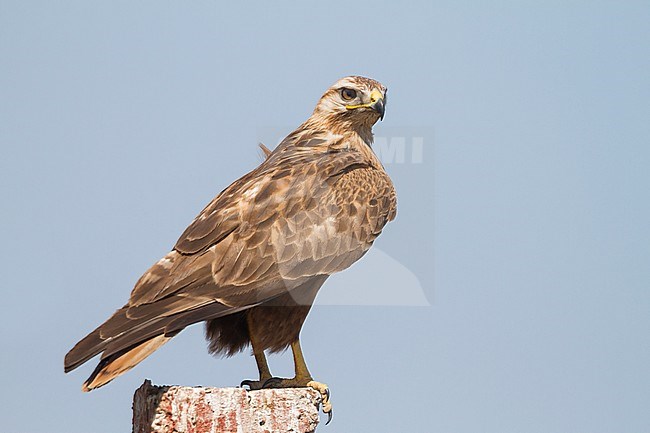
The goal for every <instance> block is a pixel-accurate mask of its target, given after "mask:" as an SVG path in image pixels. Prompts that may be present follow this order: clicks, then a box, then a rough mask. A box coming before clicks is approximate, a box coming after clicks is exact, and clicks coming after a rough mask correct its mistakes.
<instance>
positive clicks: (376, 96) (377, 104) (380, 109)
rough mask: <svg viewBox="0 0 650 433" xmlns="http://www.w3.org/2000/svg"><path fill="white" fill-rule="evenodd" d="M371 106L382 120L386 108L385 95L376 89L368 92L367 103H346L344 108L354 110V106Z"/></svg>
mask: <svg viewBox="0 0 650 433" xmlns="http://www.w3.org/2000/svg"><path fill="white" fill-rule="evenodd" d="M363 107H365V108H371V109H373V110H375V111H376V112H377V113H379V119H380V120H384V112H385V110H386V97H385V96H384V95H383V94H382V93H381V92H380V91H379V90H377V89H375V90H373V91H372V92H371V93H370V102H368V103H367V104H359V105H346V106H345V108H347V109H348V110H354V109H356V108H363Z"/></svg>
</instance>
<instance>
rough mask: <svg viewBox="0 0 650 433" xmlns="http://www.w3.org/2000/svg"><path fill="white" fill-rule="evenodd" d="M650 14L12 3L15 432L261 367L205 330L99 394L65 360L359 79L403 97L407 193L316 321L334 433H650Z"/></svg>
mask: <svg viewBox="0 0 650 433" xmlns="http://www.w3.org/2000/svg"><path fill="white" fill-rule="evenodd" d="M648 22H650V6H649V5H648V3H647V2H622V3H621V2H597V1H596V2H580V1H576V2H568V3H567V2H543V3H542V2H489V3H488V2H457V1H454V2H451V1H450V2H429V1H427V2H410V3H405V2H402V3H397V2H394V3H388V2H386V4H382V3H379V2H371V3H364V2H358V3H354V4H351V3H344V2H327V3H321V4H314V5H309V6H307V5H297V4H271V3H261V2H255V3H250V4H248V5H246V6H243V5H239V4H236V3H231V4H223V5H221V4H219V5H218V4H217V3H216V2H208V1H203V2H192V3H187V2H169V1H164V2H160V1H157V2H153V1H142V2H126V1H123V2H81V1H78V2H56V3H55V2H37V1H29V2H19V1H4V2H2V4H1V5H0V59H1V62H2V68H0V119H2V120H1V121H0V146H1V151H2V156H1V157H0V199H1V200H2V212H1V213H0V227H1V229H0V230H1V234H2V238H3V239H4V241H5V247H4V248H3V249H2V251H1V252H0V259H1V260H0V263H1V265H0V266H1V269H0V271H1V273H2V275H3V281H2V284H1V285H0V288H1V290H2V299H3V305H4V309H3V314H2V315H0V337H1V341H2V342H3V349H2V351H1V352H0V365H1V366H2V369H1V372H0V378H1V379H2V384H3V392H2V393H0V406H1V407H3V430H6V431H8V432H18V431H29V432H31V433H39V432H61V433H63V432H66V433H75V432H87V431H92V432H96V433H103V432H107V433H108V432H115V431H128V429H129V428H130V419H131V418H130V416H131V414H130V411H131V397H132V393H133V391H134V390H135V389H136V388H137V387H138V386H139V385H140V384H141V383H142V381H143V380H144V379H145V378H150V379H152V380H153V382H154V383H159V384H184V385H206V386H234V385H237V384H238V383H239V382H240V381H241V380H242V379H245V378H251V377H254V376H255V375H256V368H255V363H254V360H253V358H252V357H250V356H248V354H241V355H239V356H237V357H235V358H231V359H226V360H216V359H213V358H211V357H210V356H209V355H208V354H207V350H206V344H205V342H204V341H203V337H202V329H201V327H200V326H194V327H191V328H189V329H187V330H186V331H184V332H183V333H181V334H180V335H179V336H178V337H176V338H175V339H174V340H173V341H172V342H171V343H169V344H168V345H166V346H165V347H164V348H162V349H161V350H159V351H158V352H156V353H155V354H154V355H153V356H151V357H150V358H149V359H147V360H146V361H144V362H143V363H142V364H141V365H139V366H138V367H137V368H136V369H134V370H133V371H131V372H129V373H128V374H127V375H125V376H123V377H120V378H119V379H118V380H116V381H115V382H113V383H111V384H110V385H109V386H107V387H105V388H102V389H101V390H98V391H96V392H92V393H90V394H82V393H81V392H80V386H81V382H82V381H83V380H84V379H85V378H86V377H87V375H88V374H89V373H90V372H91V371H92V369H93V367H94V365H91V364H92V363H89V364H88V365H85V366H83V367H82V368H80V369H79V370H77V371H75V372H74V373H72V374H69V375H64V374H63V356H64V354H65V353H66V351H67V350H68V349H69V348H70V347H71V346H72V345H73V344H74V343H75V342H76V341H77V340H78V339H80V338H81V337H83V336H84V335H85V334H86V333H87V332H89V331H91V330H92V329H93V328H94V327H95V326H96V325H98V324H99V323H101V322H102V321H103V320H104V319H105V318H106V317H108V315H110V314H111V313H112V311H114V310H115V309H116V308H118V307H119V306H121V305H122V304H123V303H124V302H125V301H126V299H127V297H128V294H129V292H130V290H131V288H132V287H133V284H134V283H135V281H136V280H137V278H138V277H139V276H140V275H141V274H142V272H144V271H145V270H146V269H147V268H148V267H149V266H150V265H151V264H152V263H153V262H155V261H156V260H158V259H159V258H160V257H162V255H164V254H165V253H166V252H167V251H168V250H169V248H171V246H172V245H173V244H174V242H175V241H176V238H177V237H178V235H180V233H181V232H182V230H183V229H184V228H185V226H186V225H187V224H189V222H190V221H191V220H192V219H193V218H194V216H195V215H196V214H197V213H198V212H199V211H200V210H201V208H202V207H203V206H204V205H205V204H206V203H207V202H208V201H209V200H210V199H211V198H212V197H213V196H214V195H216V194H217V193H218V192H219V191H220V190H221V189H222V188H224V187H225V186H227V185H228V184H229V183H230V182H231V181H233V180H234V179H236V178H238V177H239V176H241V175H243V174H244V173H246V172H247V171H248V170H250V169H251V168H253V167H254V166H255V164H257V163H258V161H259V155H258V150H257V148H256V145H257V142H258V141H263V142H265V143H266V144H267V145H269V146H271V147H272V146H273V145H275V143H277V139H278V138H279V137H282V136H283V135H286V134H287V133H289V132H290V131H291V130H292V129H293V128H295V127H296V126H297V125H299V124H300V123H301V122H302V121H303V120H304V119H305V118H306V117H307V116H309V114H310V113H311V110H312V109H313V106H314V104H315V102H316V100H317V99H318V97H319V96H320V94H321V93H322V92H323V91H324V90H325V89H326V88H327V87H328V86H329V85H330V84H332V83H333V82H334V81H336V80H337V79H338V78H340V77H342V76H345V75H350V74H360V75H367V76H371V77H373V78H376V79H378V80H380V81H381V82H383V83H384V84H385V85H386V86H387V87H388V88H389V89H390V90H389V95H390V97H389V104H388V106H387V112H386V118H385V119H384V122H382V123H381V124H379V125H378V126H377V127H376V133H377V136H378V137H380V138H381V139H382V140H384V141H383V143H384V144H385V146H384V149H388V150H389V152H383V155H382V156H383V157H384V161H385V163H386V168H387V170H388V172H389V173H390V175H391V176H392V177H393V179H394V182H395V186H396V189H397V192H398V196H399V213H398V218H397V219H396V220H395V221H394V222H393V223H391V224H390V225H389V226H388V227H387V228H386V230H385V233H384V234H383V235H382V236H381V238H380V239H379V240H378V241H377V243H376V245H375V248H374V251H372V252H371V253H369V254H368V256H367V257H365V258H364V259H363V260H362V261H361V262H359V263H358V264H357V265H355V267H353V268H352V269H350V270H349V271H348V272H345V273H342V274H340V275H337V276H335V277H333V278H332V279H331V280H330V281H328V283H327V284H326V285H325V286H324V288H323V291H322V293H321V296H320V298H319V304H320V305H319V306H317V307H315V308H314V309H313V311H312V312H311V314H310V317H309V318H308V319H307V322H306V324H305V327H304V329H303V349H304V351H305V356H306V358H307V361H308V363H309V366H310V369H311V371H312V373H313V375H314V377H315V378H316V379H317V380H321V381H323V382H326V383H328V384H329V385H330V387H331V389H332V395H333V404H334V410H335V417H334V421H333V423H332V424H330V425H329V426H327V427H324V426H322V427H320V429H319V431H320V430H323V431H328V432H349V431H373V432H387V433H388V432H391V433H392V432H395V431H436V432H454V433H463V432H467V433H469V432H477V431H482V432H499V433H504V432H540V433H542V432H543V433H548V432H576V431H581V432H603V433H606V432H613V431H620V432H647V431H648V430H649V429H650V415H649V412H648V410H647V405H648V401H650V370H649V369H648V367H647V366H648V365H650V334H649V333H648V329H650V314H648V312H649V311H650V291H649V290H648V288H649V287H650V266H649V263H648V262H649V258H650V254H649V253H650V247H649V246H650V230H648V222H649V221H650V200H649V194H648V191H649V190H650V171H649V170H648V167H649V166H650V147H649V146H648V144H649V143H650V122H648V119H650V104H648V101H649V100H650V74H649V73H648V71H649V70H650V27H649V26H648V25H647V23H648ZM418 143H420V144H421V146H422V147H421V154H420V157H414V156H413V155H415V153H417V151H416V148H417V146H419V144H418ZM391 146H392V147H391ZM400 146H402V147H400ZM400 149H401V150H402V151H403V152H404V158H403V160H400V159H399V158H397V157H396V156H395V155H397V154H396V153H395V152H399V151H400ZM391 152H392V153H391ZM270 362H271V367H272V369H273V371H274V373H276V374H280V375H288V374H291V362H290V355H289V354H284V356H275V357H272V358H271V360H270ZM44 393H45V394H44ZM44 395H48V397H44ZM35 406H36V407H38V412H37V413H38V415H35V410H34V407H35Z"/></svg>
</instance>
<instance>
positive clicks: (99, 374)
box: [81, 335, 172, 392]
mask: <svg viewBox="0 0 650 433" xmlns="http://www.w3.org/2000/svg"><path fill="white" fill-rule="evenodd" d="M171 338H172V337H166V336H165V335H158V336H157V337H153V338H151V339H149V340H146V341H144V342H142V343H139V344H137V345H136V346H133V347H131V348H130V349H127V350H124V351H122V352H118V353H115V354H113V355H110V356H109V357H107V358H105V359H102V360H101V362H100V363H99V365H97V368H95V371H93V373H92V374H91V375H90V377H89V378H88V380H86V381H85V382H84V384H83V386H82V387H81V390H82V391H84V392H89V391H92V390H93V389H96V388H99V387H100V386H103V385H106V384H107V383H108V382H110V381H111V380H113V379H115V378H116V377H117V376H119V375H121V374H123V373H125V372H127V371H129V370H130V369H132V368H133V367H135V366H136V365H138V363H140V362H141V361H142V360H144V359H145V358H146V357H147V356H149V355H151V354H152V353H153V352H154V351H155V350H156V349H158V348H159V347H160V346H162V345H163V344H165V343H166V342H167V341H169V340H170V339H171Z"/></svg>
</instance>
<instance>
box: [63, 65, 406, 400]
mask: <svg viewBox="0 0 650 433" xmlns="http://www.w3.org/2000/svg"><path fill="white" fill-rule="evenodd" d="M342 88H352V89H356V91H357V92H358V94H359V96H358V99H359V101H354V102H358V103H357V104H356V105H355V106H354V107H353V108H350V107H352V105H351V104H350V103H347V104H346V102H349V101H344V100H342V96H341V95H340V91H341V89H342ZM373 91H374V92H375V93H372V92H373ZM377 92H379V94H381V101H380V102H381V107H380V108H381V110H380V111H381V113H379V112H378V109H377V107H376V106H373V105H372V104H374V103H375V99H376V96H373V99H372V100H368V98H369V96H368V95H370V94H371V93H372V94H373V95H377V94H378V93H377ZM385 93H386V89H385V88H384V87H383V86H382V85H381V84H380V83H378V82H376V81H374V80H371V79H368V78H363V77H347V78H344V79H342V80H340V81H339V82H337V83H336V84H335V85H334V86H333V87H332V88H330V89H329V90H328V91H327V92H326V93H325V94H324V95H323V97H322V98H321V99H320V101H319V103H318V105H317V106H316V109H315V110H314V113H313V114H312V116H311V117H310V118H309V119H308V120H307V121H306V122H305V123H303V124H302V125H301V126H300V127H299V128H298V129H296V130H295V131H294V132H292V133H291V134H290V135H289V136H287V137H286V138H285V139H284V140H283V141H282V142H281V143H280V144H279V145H278V146H277V148H276V149H275V150H274V151H273V152H271V153H270V154H268V155H267V158H266V159H265V160H264V161H263V162H262V163H261V164H260V165H259V166H258V167H257V168H255V169H254V170H253V171H251V172H250V173H248V174H246V175H245V176H243V177H242V178H240V179H238V180H237V181H235V182H234V183H232V184H231V185H230V186H228V187H227V188H226V189H225V190H224V191H223V192H221V193H220V194H219V195H218V196H217V197H215V198H214V199H213V200H212V201H211V202H210V203H209V204H208V205H207V206H206V207H205V209H203V211H201V213H200V214H199V215H198V216H197V217H196V218H195V219H194V221H193V222H192V223H191V224H190V226H189V227H188V228H187V229H186V230H185V231H184V232H183V234H182V235H181V236H180V238H179V239H178V241H177V242H176V245H175V246H174V248H173V249H172V251H171V252H170V253H169V254H167V255H166V256H165V257H163V258H162V259H161V260H160V261H158V262H157V263H155V264H154V265H153V266H152V267H151V268H150V269H149V270H148V271H147V272H145V274H144V275H143V276H142V277H141V278H140V280H139V281H138V282H137V283H136V285H135V287H134V289H133V291H132V292H131V296H130V299H129V301H128V303H127V304H126V305H125V306H124V307H122V308H121V309H119V310H117V311H116V312H115V314H114V315H113V316H111V317H110V318H109V319H108V320H107V321H106V322H105V323H103V324H102V325H101V326H99V327H98V328H97V329H96V330H95V331H93V332H92V333H90V334H89V335H88V336H86V337H85V338H84V339H83V340H81V341H80V342H79V343H77V345H76V346H75V347H74V348H73V349H72V350H70V352H69V353H68V354H67V355H66V357H65V371H66V372H68V371H70V370H73V369H75V368H77V367H78V366H79V365H81V364H83V363H84V362H86V361H87V360H89V359H90V358H92V357H94V356H96V355H98V354H100V353H101V360H100V363H99V365H98V366H97V368H96V369H95V371H94V372H93V374H92V375H91V376H90V378H89V379H88V380H87V381H86V383H85V384H84V389H85V390H90V389H93V388H96V387H99V386H101V385H103V384H105V383H107V382H108V381H110V380H112V379H113V378H114V377H116V376H118V375H120V374H122V373H124V372H125V371H127V370H128V369H130V368H132V367H133V366H135V365H136V364H137V363H138V362H140V361H141V360H142V359H144V358H145V357H146V356H148V355H149V354H150V353H152V352H153V351H154V350H155V349H157V348H158V347H159V346H160V345H162V344H164V343H165V342H166V341H167V340H168V339H169V338H171V337H173V336H174V335H176V334H177V333H178V332H180V331H181V330H182V329H183V328H185V327H186V326H188V325H190V324H193V323H197V322H201V321H207V325H206V334H207V337H208V338H209V340H210V351H211V352H213V353H219V354H226V355H232V354H234V353H236V352H238V351H240V350H242V349H243V348H245V347H246V346H247V345H248V344H249V343H250V332H251V330H250V329H249V328H248V325H247V323H250V322H249V321H251V320H252V321H253V323H255V327H256V329H258V330H261V331H260V332H259V335H258V336H257V338H258V340H259V342H260V344H261V345H262V346H263V347H262V349H269V350H271V351H280V350H283V349H285V348H286V347H288V346H289V345H290V344H291V343H292V342H293V341H294V340H296V339H297V338H298V334H299V332H300V328H301V327H302V324H303V322H304V320H305V318H306V316H307V313H308V312H309V308H310V306H311V304H312V302H313V300H314V298H315V296H316V293H317V292H318V290H319V289H320V287H321V285H322V284H323V283H324V282H325V280H326V279H327V277H328V276H329V275H331V274H333V273H335V272H339V271H342V270H344V269H346V268H347V267H349V266H350V265H352V264H353V263H354V262H355V261H357V260H358V259H359V258H361V257H362V256H363V255H364V254H365V253H366V251H368V249H369V248H370V246H371V245H372V243H373V241H374V240H375V239H376V237H377V236H379V234H380V233H381V231H382V228H383V227H384V225H385V224H386V223H387V222H388V221H390V220H392V219H393V218H394V217H395V212H396V196H395V191H394V189H393V185H392V183H391V181H390V179H389V177H388V175H387V174H386V172H385V171H384V169H383V166H382V164H381V163H380V162H379V160H378V158H377V157H376V155H375V154H374V152H373V151H372V148H371V147H370V145H371V143H372V131H371V127H372V125H373V124H374V123H375V122H376V121H377V120H378V118H379V116H380V114H381V115H382V116H383V100H384V98H385Z"/></svg>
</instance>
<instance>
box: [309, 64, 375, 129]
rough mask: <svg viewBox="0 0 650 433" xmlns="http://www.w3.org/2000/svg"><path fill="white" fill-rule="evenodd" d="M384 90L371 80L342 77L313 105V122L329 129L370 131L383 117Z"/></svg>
mask: <svg viewBox="0 0 650 433" xmlns="http://www.w3.org/2000/svg"><path fill="white" fill-rule="evenodd" d="M386 90H387V89H386V87H385V86H384V85H383V84H381V83H380V82H378V81H375V80H373V79H371V78H366V77H358V76H351V77H345V78H341V79H340V80H339V81H337V82H336V83H334V85H333V86H332V87H330V88H329V89H327V91H326V92H325V93H324V94H323V96H322V97H321V98H320V100H319V101H318V104H316V108H315V109H314V114H313V115H312V119H314V120H318V121H320V122H322V123H325V124H327V125H328V126H331V127H334V126H348V127H352V128H354V129H357V128H359V127H361V128H368V129H370V128H371V127H372V125H374V124H375V123H376V122H377V121H378V120H380V119H383V118H384V111H385V108H386Z"/></svg>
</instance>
